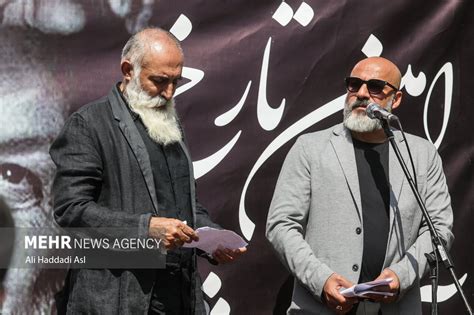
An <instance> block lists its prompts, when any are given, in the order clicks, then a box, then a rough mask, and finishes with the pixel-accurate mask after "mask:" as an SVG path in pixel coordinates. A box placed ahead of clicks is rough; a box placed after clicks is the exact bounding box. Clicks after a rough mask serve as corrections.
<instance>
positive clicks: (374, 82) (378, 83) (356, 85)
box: [344, 77, 398, 94]
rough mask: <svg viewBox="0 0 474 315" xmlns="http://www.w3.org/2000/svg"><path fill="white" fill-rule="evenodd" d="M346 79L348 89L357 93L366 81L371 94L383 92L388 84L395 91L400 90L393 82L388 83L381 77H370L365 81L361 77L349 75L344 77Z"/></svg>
mask: <svg viewBox="0 0 474 315" xmlns="http://www.w3.org/2000/svg"><path fill="white" fill-rule="evenodd" d="M344 81H345V82H346V88H347V90H348V91H349V92H351V93H355V92H357V91H359V89H360V87H361V86H362V84H364V83H365V84H366V85H367V90H368V91H369V93H370V94H380V93H382V91H383V89H384V87H385V86H386V85H388V86H389V87H391V88H392V89H394V90H395V91H398V89H397V88H396V87H395V86H393V85H392V84H390V83H388V82H387V81H383V80H379V79H370V80H367V81H365V80H362V79H361V78H356V77H347V78H345V79H344Z"/></svg>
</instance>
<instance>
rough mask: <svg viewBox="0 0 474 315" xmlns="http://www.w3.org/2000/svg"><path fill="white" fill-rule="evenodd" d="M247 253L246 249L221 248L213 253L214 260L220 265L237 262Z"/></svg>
mask: <svg viewBox="0 0 474 315" xmlns="http://www.w3.org/2000/svg"><path fill="white" fill-rule="evenodd" d="M246 251H247V248H246V247H241V248H238V249H229V248H219V249H217V250H216V251H215V252H214V253H212V258H214V260H216V261H217V262H218V263H219V264H225V263H229V262H232V261H234V260H236V259H237V258H238V257H239V256H240V255H242V254H243V253H245V252H246Z"/></svg>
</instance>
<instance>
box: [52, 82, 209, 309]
mask: <svg viewBox="0 0 474 315" xmlns="http://www.w3.org/2000/svg"><path fill="white" fill-rule="evenodd" d="M181 146H182V148H183V151H184V152H185V153H186V155H187V157H188V161H189V172H190V179H191V180H190V183H189V185H190V187H191V190H190V191H191V196H190V198H191V203H192V212H193V221H194V222H193V226H194V227H200V226H216V225H215V224H214V223H212V222H211V220H210V218H209V216H208V213H207V211H206V210H205V209H204V208H203V207H202V206H200V205H199V204H198V203H197V202H196V197H195V182H194V176H193V168H192V163H191V160H190V158H189V154H188V151H187V149H186V146H185V145H184V143H182V142H181ZM50 154H51V157H52V159H53V161H54V163H55V164H56V167H57V171H56V176H55V179H54V184H53V196H54V217H55V220H56V222H57V223H58V224H59V225H60V226H62V227H127V228H132V229H133V230H134V231H136V234H135V235H130V237H146V235H147V233H148V225H149V221H150V218H151V216H152V215H157V214H158V207H159V205H158V203H157V197H156V191H155V187H154V182H153V174H152V170H151V166H150V160H149V156H148V152H147V150H146V148H145V145H144V143H143V140H142V138H141V136H140V134H139V132H138V130H137V129H136V127H135V124H134V122H133V120H132V118H131V115H130V112H129V111H128V109H127V105H126V104H125V103H124V101H123V99H122V97H121V95H120V93H119V91H118V89H117V87H114V88H113V89H112V90H111V92H110V93H109V95H108V96H107V97H103V98H101V99H99V100H97V101H95V102H93V103H91V104H88V105H86V106H84V107H82V108H81V109H79V110H78V111H77V112H75V113H74V114H72V115H71V117H70V118H69V119H68V120H67V122H66V124H65V126H64V128H63V129H62V131H61V133H60V134H59V136H58V138H57V139H56V140H55V141H54V143H53V144H52V146H51V149H50ZM188 224H189V223H188ZM193 261H194V271H193V273H194V275H195V277H193V279H194V281H193V287H194V296H195V299H194V301H190V303H191V304H192V305H194V309H195V313H196V314H202V313H205V312H204V304H203V298H202V292H201V289H200V280H199V276H198V275H197V269H196V257H195V255H194V258H193ZM154 285H159V283H155V270H153V269H142V270H109V269H71V270H70V272H69V274H68V278H67V281H66V285H65V288H64V290H63V291H62V292H61V294H59V295H58V310H59V313H61V312H64V311H65V309H66V306H67V313H68V314H77V313H87V314H147V312H148V307H149V304H150V298H151V293H152V289H153V286H154Z"/></svg>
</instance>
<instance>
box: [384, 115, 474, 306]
mask: <svg viewBox="0 0 474 315" xmlns="http://www.w3.org/2000/svg"><path fill="white" fill-rule="evenodd" d="M382 127H383V130H384V131H385V135H386V136H387V138H388V140H389V141H390V143H391V145H392V148H393V150H394V151H395V155H396V156H397V159H398V162H400V166H401V167H402V170H403V172H404V173H405V177H406V178H407V180H408V183H409V184H410V188H411V190H412V191H413V194H414V195H415V198H416V201H417V202H418V205H419V206H420V209H421V212H422V213H423V218H424V219H425V221H426V223H427V225H428V229H429V231H430V234H431V242H432V243H433V246H434V248H435V249H436V253H435V258H436V259H441V261H442V262H443V264H444V266H445V268H446V269H448V271H449V272H450V274H451V277H452V278H453V281H454V285H455V286H456V289H457V290H458V293H459V295H461V298H462V300H463V302H464V305H465V306H466V309H467V312H468V314H470V315H472V309H471V306H470V305H469V302H468V301H467V298H466V295H465V294H464V291H463V289H462V287H461V285H460V284H459V281H458V278H457V277H456V273H455V271H454V264H453V262H452V260H451V257H449V255H448V252H447V250H446V247H445V246H444V242H443V241H442V239H441V237H440V236H439V234H438V232H437V231H436V229H435V227H434V225H433V221H432V220H431V217H430V215H429V213H428V210H427V209H426V206H425V203H424V202H423V200H422V199H421V196H420V193H419V192H418V189H417V188H416V185H415V182H414V181H413V178H412V177H411V175H410V172H409V171H408V168H407V165H406V164H405V161H404V160H403V157H402V155H401V153H400V150H399V148H398V145H397V143H396V141H395V136H394V135H393V132H392V130H391V129H390V124H389V123H388V122H387V121H386V120H385V119H382ZM438 257H439V258H438ZM435 272H436V271H435ZM436 291H437V290H436ZM434 293H435V292H433V294H434ZM432 301H434V303H435V304H436V306H435V308H436V309H437V301H436V297H435V296H432Z"/></svg>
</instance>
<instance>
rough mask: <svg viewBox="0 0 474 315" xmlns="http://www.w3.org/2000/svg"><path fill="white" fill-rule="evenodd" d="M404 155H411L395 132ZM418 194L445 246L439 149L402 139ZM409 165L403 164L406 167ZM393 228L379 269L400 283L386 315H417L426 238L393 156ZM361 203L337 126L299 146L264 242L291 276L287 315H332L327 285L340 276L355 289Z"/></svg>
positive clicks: (447, 230)
mask: <svg viewBox="0 0 474 315" xmlns="http://www.w3.org/2000/svg"><path fill="white" fill-rule="evenodd" d="M395 137H396V141H397V142H398V144H399V147H400V150H401V152H402V155H403V156H404V157H405V158H406V159H407V158H408V154H407V151H406V148H405V144H404V143H403V139H402V137H401V134H400V132H398V131H397V132H395ZM407 141H408V142H409V144H410V148H411V150H412V154H413V158H414V164H415V169H416V173H417V180H418V189H419V191H420V193H421V196H422V198H423V200H424V202H425V204H426V207H427V209H428V211H429V213H430V215H431V218H432V219H433V223H434V225H435V227H436V228H437V230H438V232H439V233H440V235H441V237H442V238H443V239H444V240H446V241H447V243H448V246H450V245H451V243H452V241H453V234H452V233H451V229H452V224H453V214H452V209H451V202H450V196H449V192H448V187H447V185H446V180H445V176H444V173H443V168H442V163H441V159H440V157H439V155H438V153H437V151H436V148H435V147H434V146H433V145H432V144H431V143H429V142H428V141H426V140H424V139H422V138H420V137H417V136H413V135H407ZM406 162H407V163H408V161H406ZM389 176H390V190H391V191H390V194H391V196H390V219H389V220H390V228H389V235H388V241H387V242H388V243H387V252H386V255H385V262H384V266H383V268H387V267H388V268H390V269H391V270H393V271H394V272H395V273H396V274H397V276H398V277H399V279H400V295H399V298H398V300H397V301H396V302H395V303H392V304H383V305H382V312H383V314H421V298H420V289H419V282H420V278H421V277H422V276H423V275H424V274H425V272H426V271H427V268H428V267H427V262H426V258H425V257H424V253H429V252H431V251H432V246H431V239H430V233H429V231H428V229H427V226H426V224H425V223H424V222H422V221H424V220H422V213H421V210H420V209H419V207H418V205H417V202H416V200H415V197H414V196H413V193H412V192H411V190H410V187H409V185H408V182H407V181H406V179H405V177H404V174H403V171H402V169H401V167H400V165H399V163H398V161H397V160H396V156H395V153H394V151H393V149H392V148H391V147H390V151H389ZM358 228H360V229H363V224H362V213H361V197H360V190H359V180H358V175H357V167H356V161H355V154H354V148H353V145H352V137H351V134H350V131H349V130H347V129H346V128H345V127H343V125H342V124H339V125H336V126H334V127H332V128H329V129H327V130H323V131H319V132H315V133H311V134H306V135H303V136H301V137H299V138H298V140H297V141H296V143H295V144H294V146H293V148H292V149H291V150H290V152H289V153H288V155H287V157H286V160H285V162H284V164H283V167H282V170H281V173H280V176H279V178H278V183H277V185H276V188H275V192H274V195H273V200H272V203H271V206H270V210H269V213H268V220H267V230H266V235H267V238H268V240H269V241H270V242H271V243H272V245H273V247H274V249H275V250H276V252H277V254H278V256H279V257H280V259H281V260H282V262H283V263H284V264H285V266H286V267H287V268H288V269H289V270H290V272H291V273H292V274H293V275H294V276H295V285H294V290H293V297H292V303H291V305H290V308H289V309H288V313H289V314H331V311H330V310H329V309H328V308H327V307H326V306H324V305H323V304H322V302H321V294H322V290H323V287H324V283H325V281H326V280H327V278H328V277H329V276H330V275H331V274H332V273H333V272H336V273H339V274H341V275H343V276H344V277H346V278H347V279H349V280H350V281H352V282H354V283H357V281H358V279H359V274H360V270H361V268H360V266H361V263H362V252H363V248H362V247H363V234H364V233H361V234H357V233H356V229H358Z"/></svg>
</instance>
